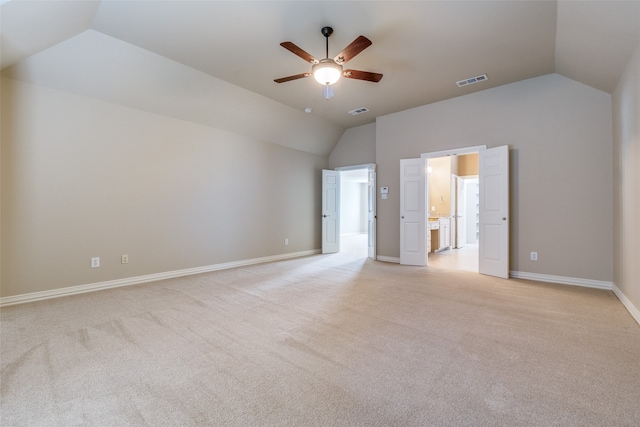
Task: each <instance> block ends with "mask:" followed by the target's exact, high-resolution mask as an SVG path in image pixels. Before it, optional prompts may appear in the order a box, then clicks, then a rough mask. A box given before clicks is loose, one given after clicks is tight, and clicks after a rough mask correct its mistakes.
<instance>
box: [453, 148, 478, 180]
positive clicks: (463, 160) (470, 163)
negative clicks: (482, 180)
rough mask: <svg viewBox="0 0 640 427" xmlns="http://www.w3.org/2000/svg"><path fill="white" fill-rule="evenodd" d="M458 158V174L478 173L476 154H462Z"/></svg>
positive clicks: (470, 174)
mask: <svg viewBox="0 0 640 427" xmlns="http://www.w3.org/2000/svg"><path fill="white" fill-rule="evenodd" d="M457 158H458V176H475V175H478V165H479V163H478V154H477V153H474V154H463V155H461V156H457Z"/></svg>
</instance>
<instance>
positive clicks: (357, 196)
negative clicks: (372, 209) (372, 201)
mask: <svg viewBox="0 0 640 427" xmlns="http://www.w3.org/2000/svg"><path fill="white" fill-rule="evenodd" d="M339 172H340V252H344V253H349V254H351V255H354V256H358V257H360V256H361V257H362V258H366V257H367V253H368V244H367V242H368V240H369V236H368V234H369V230H368V225H367V222H368V219H367V217H368V215H367V213H368V210H367V205H368V200H367V199H368V190H369V189H368V181H369V171H368V169H366V168H363V169H349V170H341V171H339Z"/></svg>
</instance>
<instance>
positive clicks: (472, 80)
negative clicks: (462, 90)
mask: <svg viewBox="0 0 640 427" xmlns="http://www.w3.org/2000/svg"><path fill="white" fill-rule="evenodd" d="M488 79H489V77H487V75H486V74H481V75H479V76H475V77H469V78H468V79H464V80H460V81H459V82H456V84H457V85H458V87H463V86H469V85H472V84H474V83H478V82H483V81H485V80H488Z"/></svg>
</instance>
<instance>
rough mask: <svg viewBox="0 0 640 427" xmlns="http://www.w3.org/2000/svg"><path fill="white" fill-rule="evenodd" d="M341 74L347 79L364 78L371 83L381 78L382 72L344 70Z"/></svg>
mask: <svg viewBox="0 0 640 427" xmlns="http://www.w3.org/2000/svg"><path fill="white" fill-rule="evenodd" d="M342 75H343V76H344V77H346V78H348V79H357V80H366V81H368V82H373V83H378V82H379V81H380V80H382V74H380V73H370V72H369V71H360V70H344V71H343V72H342Z"/></svg>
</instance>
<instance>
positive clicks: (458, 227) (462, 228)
mask: <svg viewBox="0 0 640 427" xmlns="http://www.w3.org/2000/svg"><path fill="white" fill-rule="evenodd" d="M464 184H465V181H464V179H462V178H460V177H459V176H457V175H451V214H452V219H451V236H452V240H451V245H452V247H453V248H456V249H457V248H462V247H463V246H464V244H465V242H466V241H467V238H466V236H467V229H466V201H465V197H464Z"/></svg>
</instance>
